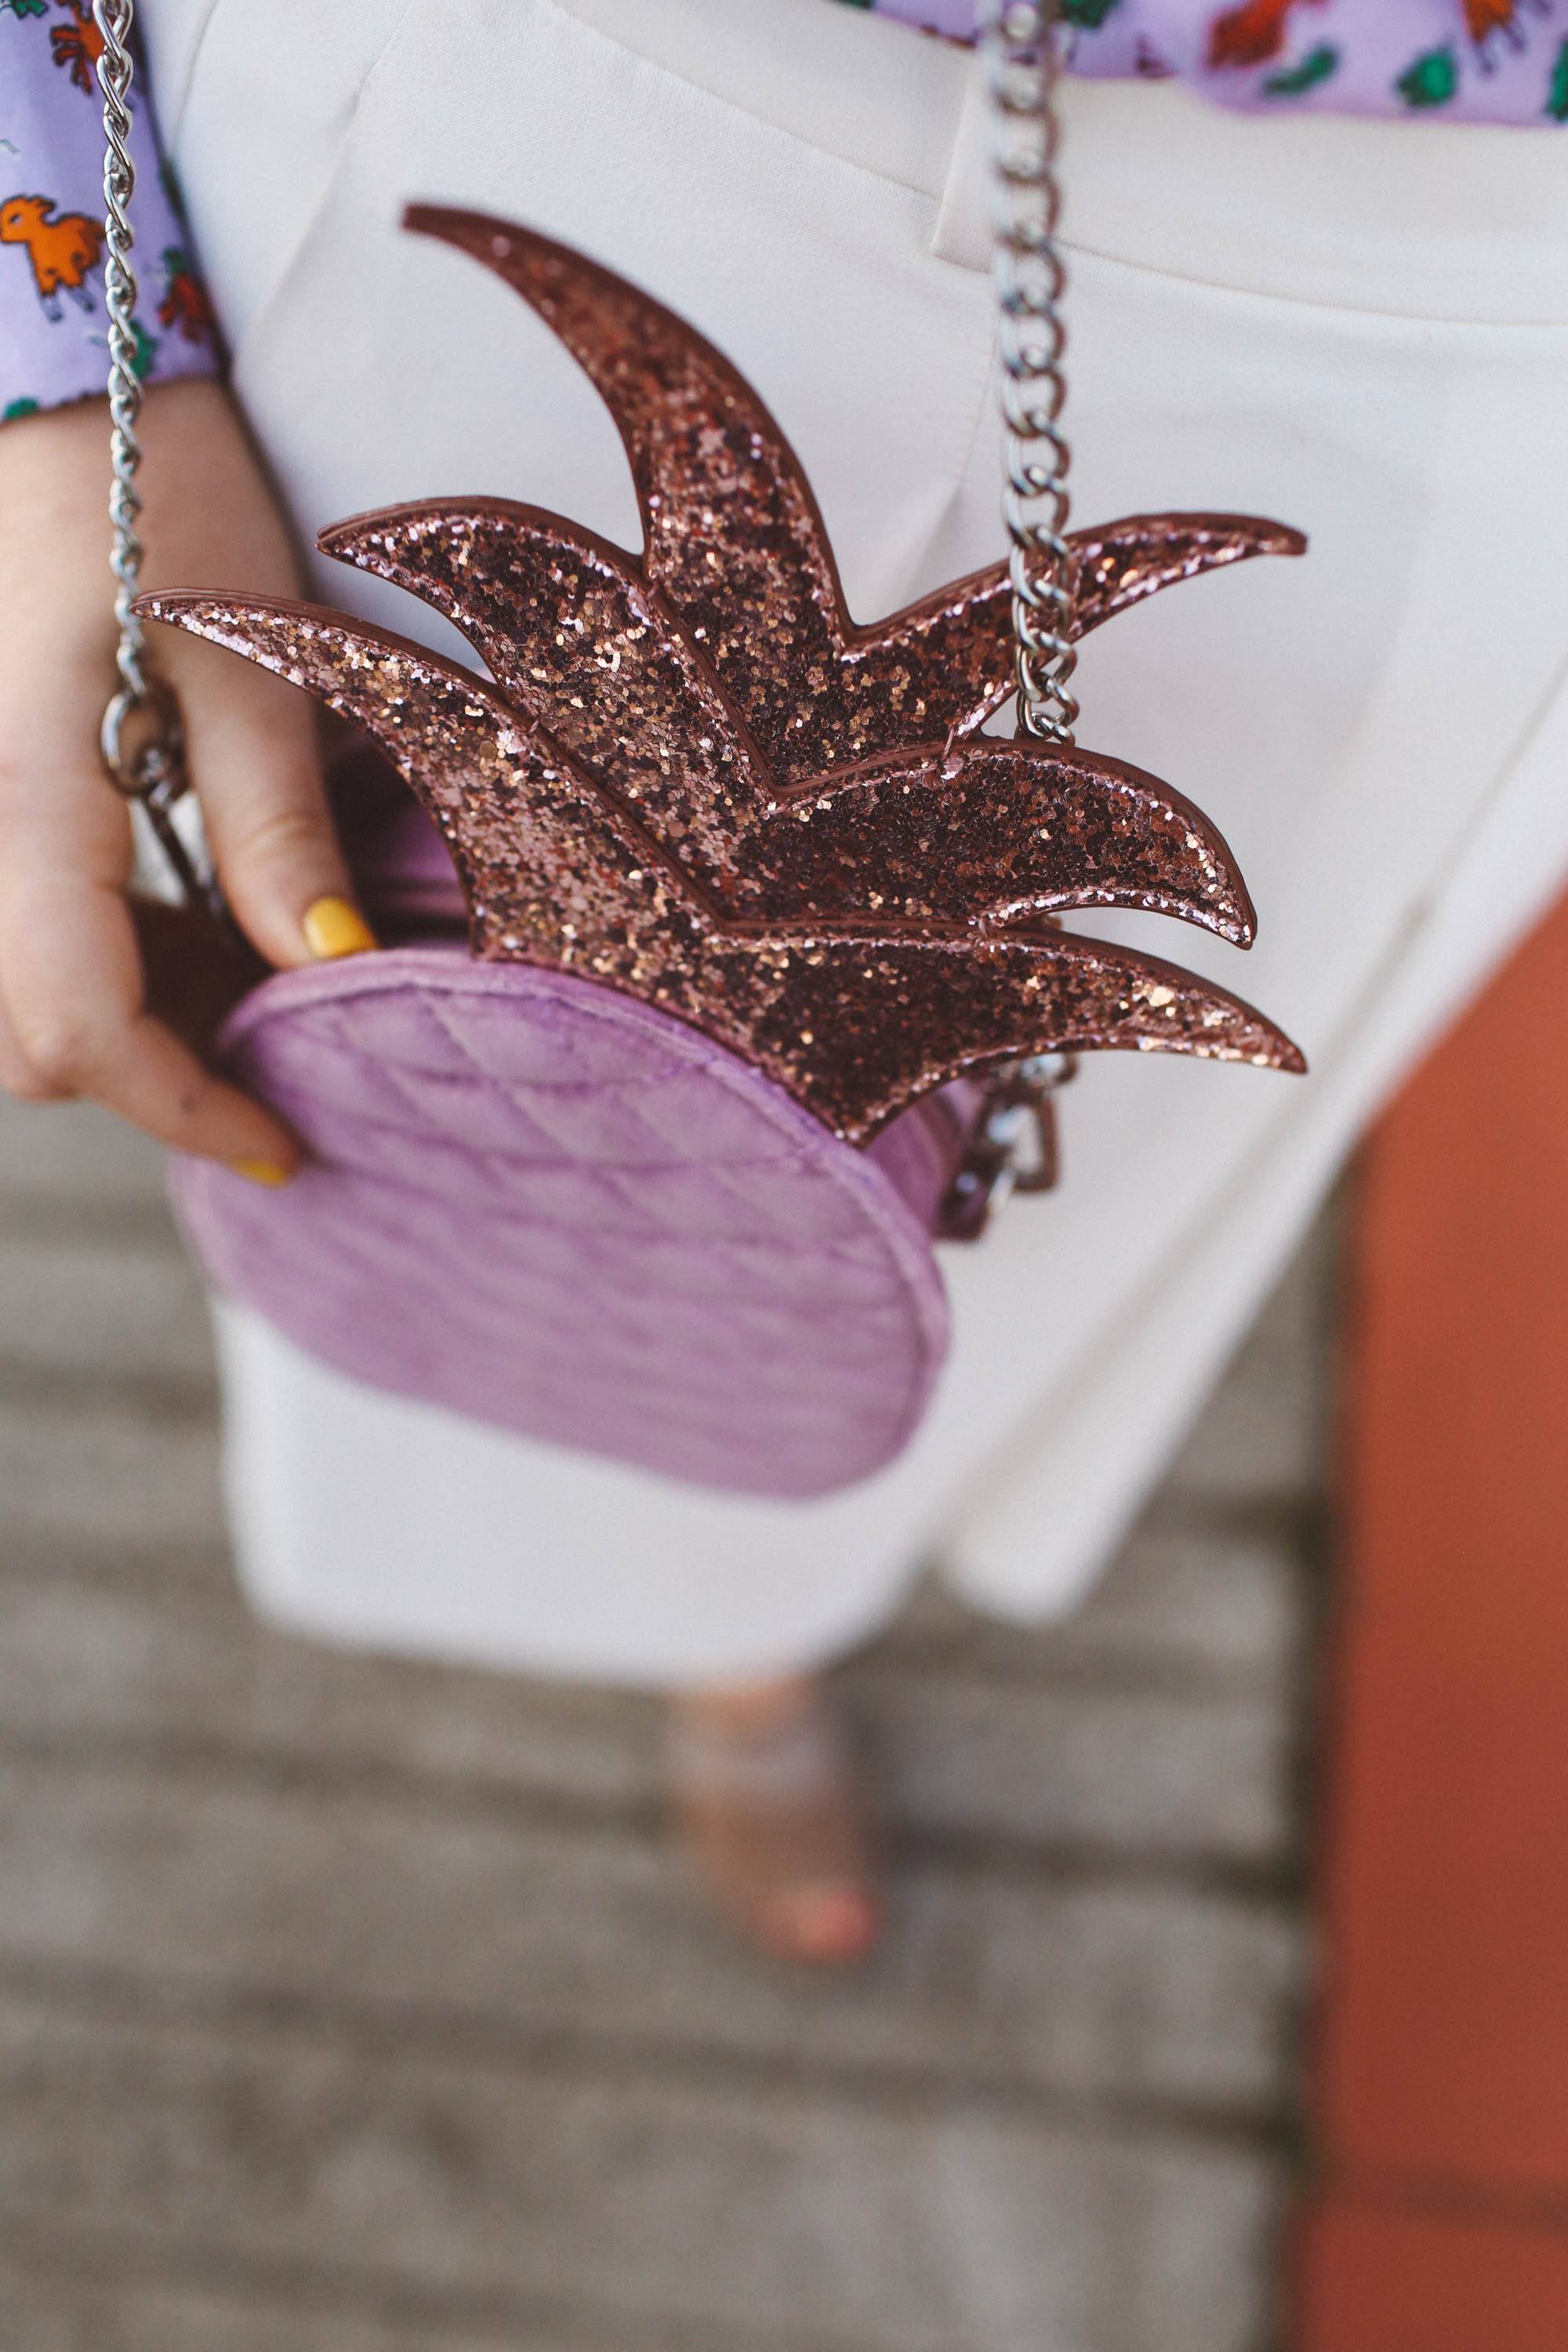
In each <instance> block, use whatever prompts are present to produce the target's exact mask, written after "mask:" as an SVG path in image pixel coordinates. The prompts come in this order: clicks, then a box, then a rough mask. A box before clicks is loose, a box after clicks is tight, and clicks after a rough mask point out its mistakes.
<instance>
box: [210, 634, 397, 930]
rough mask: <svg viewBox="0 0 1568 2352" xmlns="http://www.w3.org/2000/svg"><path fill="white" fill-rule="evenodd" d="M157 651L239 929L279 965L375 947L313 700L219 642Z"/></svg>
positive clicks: (213, 851)
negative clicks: (327, 779)
mask: <svg viewBox="0 0 1568 2352" xmlns="http://www.w3.org/2000/svg"><path fill="white" fill-rule="evenodd" d="M165 658H166V661H167V667H168V669H169V672H170V673H171V675H172V677H173V681H174V687H175V690H176V692H177V693H178V695H179V698H180V703H181V708H182V709H183V711H184V723H185V740H186V747H187V754H188V757H189V761H190V771H191V781H192V783H193V784H194V786H195V793H196V797H197V799H198V801H199V802H200V803H201V809H202V817H203V821H204V823H205V827H206V834H207V841H208V845H209V847H210V848H211V851H212V856H213V863H214V865H215V866H216V870H217V877H218V880H219V882H220V884H221V885H222V887H223V891H224V895H225V897H226V898H227V900H228V903H229V905H230V907H231V908H232V909H233V911H234V915H235V919H236V920H237V922H238V923H239V925H240V927H241V929H243V930H244V931H245V933H246V935H247V938H248V939H249V940H250V941H251V942H252V944H253V945H254V946H255V947H256V948H257V949H258V950H259V952H260V953H261V954H262V955H263V956H265V957H266V959H267V961H268V963H271V964H277V965H281V966H285V967H287V966H289V965H293V964H301V963H311V962H317V961H323V960H325V959H327V958H331V957H336V956H342V955H354V954H359V953H361V952H363V950H365V949H367V948H373V947H374V945H375V940H374V936H373V934H372V932H371V929H370V927H369V925H368V924H367V923H366V921H365V919H364V917H363V914H362V913H361V912H360V910H359V908H358V907H357V905H356V903H355V900H354V894H353V882H352V880H351V878H350V876H349V870H348V866H347V863H346V861H345V860H344V857H343V854H342V847H341V845H340V844H339V841H338V836H337V829H336V827H335V825H334V824H333V822H332V815H331V808H330V806H329V804H328V801H327V794H326V787H325V784H324V782H323V780H322V773H321V746H320V742H319V740H318V737H317V732H316V724H315V709H314V706H313V705H312V704H311V703H310V700H309V699H308V698H307V697H306V696H304V695H303V694H301V693H300V692H299V690H298V689H297V688H294V687H291V686H289V685H288V684H287V683H286V682H285V681H284V680H282V679H280V678H277V677H271V676H269V675H268V673H267V672H266V671H264V670H258V669H255V668H253V667H251V666H250V665H249V664H248V663H247V662H240V661H237V660H236V659H235V657H234V656H232V655H231V654H227V653H225V652H224V651H223V650H222V648H221V647H219V646H207V645H202V644H199V643H197V642H196V641H195V640H194V639H192V638H189V637H184V638H182V639H180V640H179V642H178V644H177V646H174V647H171V648H170V649H169V653H168V655H167V656H165Z"/></svg>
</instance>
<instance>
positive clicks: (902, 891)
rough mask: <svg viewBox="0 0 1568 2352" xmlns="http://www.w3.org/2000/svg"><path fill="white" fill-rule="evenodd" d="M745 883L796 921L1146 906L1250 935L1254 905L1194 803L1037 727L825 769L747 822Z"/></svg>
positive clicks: (1229, 936) (996, 918)
mask: <svg viewBox="0 0 1568 2352" xmlns="http://www.w3.org/2000/svg"><path fill="white" fill-rule="evenodd" d="M734 882H735V884H736V885H738V886H739V887H740V889H741V890H744V889H746V888H748V887H749V888H751V889H752V892H753V895H754V899H755V903H756V905H757V907H758V908H759V909H760V910H761V911H763V912H764V913H765V914H766V915H768V916H769V917H770V918H772V919H775V920H777V919H783V920H794V921H797V922H798V921H809V920H812V919H816V920H818V921H820V920H822V919H824V918H825V917H826V916H828V915H836V916H838V917H840V918H845V917H856V916H859V917H862V918H864V919H867V920H868V921H869V922H872V923H883V922H887V921H888V920H889V919H898V920H899V921H900V922H919V921H921V920H923V919H927V918H931V917H935V918H937V919H942V920H946V921H960V922H965V921H967V922H979V921H984V922H989V923H993V924H994V923H1005V922H1008V921H1011V920H1015V919H1017V918H1018V917H1020V916H1026V915H1038V914H1045V913H1060V912H1062V911H1063V910H1065V909H1067V908H1073V907H1137V908H1142V909H1144V910H1145V911H1148V912H1153V913H1159V914H1163V915H1176V916H1179V917H1181V918H1183V919H1184V920H1186V921H1187V922H1192V923H1201V924H1202V925H1203V926H1204V928H1205V929H1206V930H1211V931H1215V932H1217V933H1218V934H1219V936H1220V938H1221V939H1224V940H1230V941H1231V942H1232V943H1233V944H1234V945H1235V946H1237V947H1248V946H1250V945H1251V942H1252V935H1253V929H1254V924H1255V917H1254V914H1253V908H1252V901H1251V900H1250V898H1248V897H1247V886H1246V885H1245V883H1244V882H1243V881H1242V878H1241V875H1240V873H1239V871H1238V870H1237V865H1236V861H1235V859H1234V858H1233V857H1232V856H1231V854H1230V851H1229V850H1228V849H1227V848H1226V845H1225V843H1224V841H1223V840H1222V839H1221V838H1220V835H1218V833H1217V832H1216V831H1215V828H1214V826H1213V825H1212V824H1210V823H1209V821H1208V819H1207V818H1206V817H1205V816H1204V815H1203V814H1202V813H1201V812H1200V811H1199V810H1197V809H1195V808H1194V806H1193V804H1192V803H1191V802H1190V801H1186V800H1184V799H1183V797H1182V795H1181V794H1180V793H1173V791H1172V790H1171V788H1170V786H1169V785H1168V784H1162V783H1161V782H1158V780H1157V779H1156V778H1155V777H1153V776H1146V775H1144V774H1143V773H1142V772H1141V771H1140V770H1139V769H1137V768H1131V767H1128V766H1126V765H1124V764H1123V763H1122V762H1121V761H1118V760H1106V759H1101V758H1100V757H1099V756H1098V755H1096V754H1094V753H1092V752H1088V751H1070V750H1069V751H1062V750H1058V749H1056V748H1055V747H1053V746H1051V745H1049V744H1045V743H1036V742H1031V741H1029V740H1027V739H1026V738H1021V739H1020V740H1017V741H1016V742H1011V743H1001V742H992V741H989V740H985V739H984V738H982V739H981V740H978V741H976V742H973V743H966V744H963V745H959V746H955V748H954V749H953V751H951V752H950V753H949V754H948V755H947V756H946V757H945V758H942V759H932V760H931V761H928V762H927V763H925V764H916V763H915V762H914V761H912V760H911V757H910V754H909V753H908V752H895V753H894V754H893V755H892V757H891V758H890V759H888V760H882V761H871V762H868V764H867V765H866V766H864V767H861V768H857V769H851V770H848V771H847V772H842V773H839V774H835V775H833V776H830V777H826V778H825V779H824V780H823V782H822V783H821V785H820V786H819V787H818V788H817V789H816V790H815V791H813V792H810V793H804V794H798V795H796V796H795V798H794V799H793V800H792V801H791V802H790V803H788V804H787V805H786V807H785V808H784V810H783V811H781V813H780V814H779V815H777V816H776V817H774V818H773V819H771V820H770V822H769V823H768V824H766V825H765V826H764V827H763V828H762V829H761V830H760V831H757V832H753V833H751V834H749V835H747V836H746V838H745V839H744V841H743V842H742V845H741V846H740V847H739V849H738V850H737V852H736V854H735V866H734ZM731 897H732V898H736V893H735V892H734V891H732V892H731ZM736 902H737V903H740V904H742V905H744V906H746V908H747V911H751V907H750V904H749V903H748V902H747V901H746V900H745V899H744V898H737V901H736Z"/></svg>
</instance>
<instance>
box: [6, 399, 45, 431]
mask: <svg viewBox="0 0 1568 2352" xmlns="http://www.w3.org/2000/svg"><path fill="white" fill-rule="evenodd" d="M37 414H38V403H37V401H36V400H8V401H7V402H6V404H5V407H4V408H0V425H12V424H15V422H16V418H17V417H18V416H37Z"/></svg>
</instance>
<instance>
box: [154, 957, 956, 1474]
mask: <svg viewBox="0 0 1568 2352" xmlns="http://www.w3.org/2000/svg"><path fill="white" fill-rule="evenodd" d="M223 1052H224V1058H225V1061H226V1065H227V1066H228V1067H229V1068H230V1069H231V1070H232V1071H233V1072H234V1074H235V1075H236V1076H238V1077H239V1078H240V1079H241V1080H242V1082H243V1083H245V1084H246V1085H247V1086H249V1087H254V1088H255V1089H256V1090H257V1091H258V1092H259V1093H261V1094H264V1095H265V1096H266V1097H267V1098H268V1100H269V1101H271V1102H273V1103H275V1104H276V1105H277V1106H278V1108H279V1110H280V1111H281V1112H282V1113H283V1115H284V1117H285V1118H288V1119H289V1121H290V1122H291V1123H292V1124H293V1126H294V1127H295V1128H296V1129H297V1130H298V1132H299V1133H300V1135H301V1137H302V1138H303V1139H304V1140H305V1142H306V1144H307V1145H308V1147H309V1149H310V1154H311V1159H310V1163H309V1164H308V1165H307V1167H306V1168H305V1169H304V1171H302V1172H301V1173H300V1176H299V1177H298V1178H297V1179H296V1181H295V1182H294V1183H293V1184H292V1185H291V1186H290V1187H289V1190H288V1191H287V1192H283V1193H268V1192H261V1191H258V1189H256V1188H255V1187H252V1186H249V1185H247V1184H245V1183H243V1182H240V1181H237V1179H236V1178H234V1177H233V1176H231V1175H230V1174H229V1173H228V1172H227V1171H225V1170H223V1169H218V1168H215V1167H213V1166H212V1165H211V1164H210V1163H207V1162H205V1161H195V1160H186V1161H184V1162H182V1163H180V1164H179V1165H178V1167H177V1169H176V1176H175V1191H176V1197H177V1199H178V1201H179V1203H180V1206H181V1210H182V1213H183V1215H184V1220H185V1223H186V1224H187V1227H188V1229H189V1230H190V1232H191V1234H192V1235H193V1238H194V1239H195V1243H196V1244H197V1246H198V1247H199V1249H200V1250H201V1252H202V1255H204V1257H205V1259H206V1260H207V1263H208V1264H209V1265H210V1266H211V1268H212V1269H213V1271H214V1274H215V1276H216V1279H217V1280H218V1281H219V1283H220V1284H221V1285H222V1286H224V1287H226V1289H228V1290H230V1291H232V1292H233V1293H234V1294H236V1295H237V1297H241V1298H244V1299H246V1300H247V1301H248V1302H249V1303H250V1304H251V1305H253V1306H255V1307H258V1308H259V1309H260V1310H261V1311H262V1312H263V1313H264V1314H266V1315H267V1316H268V1317H269V1318H270V1319H271V1320H272V1321H273V1322H275V1323H276V1324H278V1325H279V1328H281V1329H283V1330H284V1331H286V1332H287V1333H288V1334H289V1336H290V1337H291V1338H293V1339H296V1340H298V1341H299V1342H300V1344H301V1345H302V1346H304V1347H306V1348H308V1349H310V1350H311V1351H312V1352H314V1353H315V1354H317V1355H319V1356H321V1357H323V1358H324V1359H325V1360H327V1361H328V1362H330V1363H332V1364H334V1365H336V1366H337V1367H338V1368H339V1369H340V1370H343V1371H346V1372H349V1373H352V1374H353V1375H354V1376H355V1377H357V1378H359V1379H361V1380H364V1381H370V1382H372V1383H373V1384H374V1385H376V1386H379V1387H383V1388H387V1389H391V1390H394V1391H397V1392H399V1393H402V1394H405V1395H410V1396H416V1397H420V1398H423V1399H425V1400H426V1401H428V1402H433V1403H437V1404H440V1405H445V1406H447V1407H449V1408H450V1409H451V1410H453V1411H455V1412H461V1413H464V1414H466V1415H468V1416H470V1417H475V1418H478V1419H479V1420H483V1421H489V1422H494V1423H500V1425H501V1426H503V1427H505V1428H509V1429H512V1430H516V1431H518V1432H520V1433H525V1434H528V1435H531V1436H535V1437H542V1438H547V1439H550V1440H552V1441H554V1442H556V1443H559V1444H567V1445H574V1446H579V1447H584V1448H587V1449H589V1450H591V1451H594V1452H596V1453H601V1454H610V1455H613V1456H615V1457H616V1458H618V1459H621V1460H624V1461H627V1462H631V1463H635V1464H637V1465H640V1466H642V1467H644V1468H647V1469H650V1470H657V1471H661V1472H664V1473H666V1474H667V1475H671V1476H675V1477H681V1478H688V1479H692V1480H696V1481H699V1482H700V1483H702V1484H705V1485H710V1486H722V1487H729V1488H732V1489H736V1490H739V1491H742V1492H746V1493H752V1494H760V1495H773V1496H785V1497H795V1498H804V1497H806V1496H814V1495H819V1494H825V1493H828V1492H830V1491H832V1490H833V1489H834V1488H836V1487H838V1486H844V1485H847V1484H848V1483H849V1482H851V1481H852V1480H854V1479H857V1478H860V1477H864V1476H866V1475H868V1474H869V1473H870V1472H871V1471H873V1470H876V1469H878V1468H879V1467H880V1466H881V1465H882V1464H883V1463H885V1462H887V1461H889V1460H890V1459H891V1458H892V1456H893V1455H894V1454H897V1453H898V1452H899V1451H900V1448H901V1447H902V1445H903V1444H904V1443H905V1442H906V1440H907V1438H908V1437H909V1435H910V1432H911V1431H912V1430H913V1428H914V1426H915V1424H916V1423H917V1422H918V1420H919V1418H920V1415H921V1412H922V1411H923V1409H924V1406H925V1403H926V1401H927V1398H928V1396H929V1394H930V1391H931V1385H932V1382H933V1381H934V1380H935V1378H936V1375H937V1372H938V1370H940V1367H941V1364H942V1358H943V1356H944V1354H945V1351H946V1343H947V1319H946V1306H945V1299H944V1296H943V1292H942V1281H941V1277H940V1276H939V1274H938V1272H937V1268H936V1263H935V1259H934V1255H933V1253H932V1250H931V1241H930V1233H931V1223H932V1219H933V1216H934V1213H935V1209H936V1205H937V1202H938V1201H939V1199H940V1197H941V1194H942V1191H943V1189H944V1187H945V1184H946V1182H947V1180H948V1177H949V1175H950V1172H951V1168H952V1158H953V1150H954V1139H955V1135H956V1131H957V1124H958V1122H957V1121H956V1120H955V1119H954V1118H953V1117H952V1114H951V1112H950V1111H949V1110H948V1109H947V1108H944V1106H943V1105H942V1103H941V1102H940V1101H938V1102H936V1103H934V1104H930V1105H924V1106H921V1108H919V1109H917V1110H915V1111H913V1112H910V1113H909V1114H907V1115H906V1117H905V1118H902V1119H900V1120H899V1121H898V1122H897V1124H896V1125H895V1126H894V1127H893V1128H892V1129H889V1132H888V1133H887V1134H886V1135H885V1136H884V1137H883V1138H881V1139H879V1142H878V1143H877V1144H875V1145H874V1146H873V1147H872V1149H871V1150H870V1151H868V1152H858V1151H855V1150H850V1149H849V1148H848V1147H847V1145H844V1144H842V1143H839V1142H837V1140H836V1139H834V1138H833V1137H832V1136H830V1135H828V1134H827V1132H826V1129H823V1128H822V1127H820V1126H819V1125H818V1124H817V1122H816V1120H815V1119H813V1118H811V1117H810V1116H809V1114H808V1113H806V1112H805V1111H803V1110H802V1109H800V1108H799V1107H798V1106H797V1105H795V1104H794V1103H792V1102H791V1101H789V1100H788V1098H787V1097H784V1095H782V1094H781V1093H780V1092H779V1091H778V1089H777V1088H775V1087H772V1086H770V1085H769V1084H768V1082H767V1081H766V1080H765V1079H764V1078H763V1077H761V1076H759V1075H758V1074H757V1073H755V1072H754V1071H752V1070H751V1069H750V1068H749V1067H748V1066H746V1065H745V1064H743V1063H742V1062H741V1061H739V1060H737V1059H736V1058H735V1056H733V1055H731V1054H729V1053H727V1052H725V1051H724V1050H723V1049H722V1048H721V1047H720V1046H717V1045H713V1044H711V1043H710V1041H709V1040H708V1039H706V1038H704V1037H701V1036H700V1035H699V1034H697V1033H696V1032H695V1031H693V1030H690V1029H688V1028H685V1027H684V1026H683V1025H682V1024H679V1023H678V1022H675V1021H672V1020H670V1019H668V1017H667V1016H666V1015H664V1014H662V1013H656V1012H654V1011H652V1010H650V1009H649V1008H647V1007H646V1006H644V1005H641V1004H637V1003H633V1002H632V1001H631V1000H629V999H626V998H622V997H619V996H616V995H614V994H612V993H611V992H608V991H606V990H605V989H603V988H601V987H599V986H597V985H595V984H594V983H591V982H584V981H580V980H575V979H573V978H570V977H568V976H566V975H564V974H563V973H560V972H554V971H531V970H529V969H527V968H525V967H518V966H499V965H485V964H476V963H474V962H473V961H471V960H470V959H469V958H468V956H467V954H466V953H464V952H463V950H460V949H458V948H456V947H432V946H422V947H417V948H405V949H398V950H394V951H392V952H390V953H387V954H384V955H378V956H374V957H363V958H357V959H355V960H353V961H352V962H347V963H342V964H335V965H329V966H324V967H318V968H316V969H314V970H310V971H294V972H288V973H283V974H280V975H279V976H278V977H276V978H275V979H272V980H269V981H268V982H266V983H265V984H264V985H263V986H262V987H261V988H259V989H258V990H257V991H256V992H255V993H254V994H253V995H252V996H250V997H249V998H247V1001H246V1003H244V1004H243V1005H242V1006H241V1007H240V1009H239V1011H238V1013H237V1014H236V1015H235V1017H234V1019H233V1020H232V1022H231V1023H230V1024H229V1027H228V1030H227V1031H226V1034H225V1038H224V1042H223Z"/></svg>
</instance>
